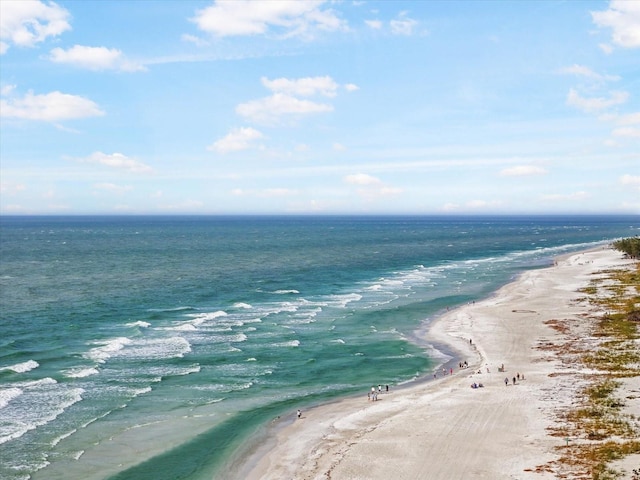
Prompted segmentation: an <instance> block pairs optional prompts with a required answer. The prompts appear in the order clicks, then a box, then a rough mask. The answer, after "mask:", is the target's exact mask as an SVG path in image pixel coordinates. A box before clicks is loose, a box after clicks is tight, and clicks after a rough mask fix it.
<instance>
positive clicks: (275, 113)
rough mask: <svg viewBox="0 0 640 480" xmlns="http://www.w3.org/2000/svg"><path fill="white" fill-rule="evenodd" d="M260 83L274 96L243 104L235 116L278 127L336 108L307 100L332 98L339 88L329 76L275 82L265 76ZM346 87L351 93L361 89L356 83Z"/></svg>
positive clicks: (237, 108)
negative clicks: (316, 97)
mask: <svg viewBox="0 0 640 480" xmlns="http://www.w3.org/2000/svg"><path fill="white" fill-rule="evenodd" d="M261 82H262V84H263V85H264V86H265V87H266V88H267V89H268V90H270V91H272V92H273V95H271V96H269V97H264V98H260V99H257V100H250V101H248V102H245V103H241V104H239V105H238V106H237V107H236V113H237V114H238V115H240V116H241V117H243V118H245V119H246V120H248V121H251V122H255V123H259V124H265V125H277V124H279V123H281V121H283V120H284V119H288V120H297V119H300V118H301V117H303V116H306V115H311V114H317V113H325V112H331V111H333V105H331V104H328V103H322V102H316V101H313V100H309V99H308V97H312V96H316V95H321V96H323V97H327V98H333V97H335V96H336V95H337V94H338V90H339V88H340V85H339V84H338V83H337V82H336V81H335V80H333V78H331V77H329V76H323V77H303V78H295V79H289V78H276V79H273V80H270V79H268V78H266V77H262V78H261ZM344 88H345V90H347V91H349V92H353V91H355V90H357V89H358V87H357V86H356V85H354V84H347V85H345V87H344ZM300 97H302V98H300Z"/></svg>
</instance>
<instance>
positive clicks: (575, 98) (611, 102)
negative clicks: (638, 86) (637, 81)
mask: <svg viewBox="0 0 640 480" xmlns="http://www.w3.org/2000/svg"><path fill="white" fill-rule="evenodd" d="M609 93H610V95H609V97H608V98H605V97H593V98H586V97H582V96H580V94H579V93H578V92H577V91H576V90H574V89H573V88H570V89H569V94H568V95H567V105H570V106H572V107H576V108H578V109H580V110H583V111H585V112H594V111H598V110H604V109H605V108H609V107H613V106H615V105H621V104H623V103H625V102H626V101H627V100H628V99H629V94H628V93H627V92H623V91H619V90H616V91H612V92H609Z"/></svg>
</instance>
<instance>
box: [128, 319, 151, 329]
mask: <svg viewBox="0 0 640 480" xmlns="http://www.w3.org/2000/svg"><path fill="white" fill-rule="evenodd" d="M126 325H127V327H140V328H147V327H150V326H151V324H150V323H149V322H144V321H142V320H138V321H137V322H131V323H127V324H126Z"/></svg>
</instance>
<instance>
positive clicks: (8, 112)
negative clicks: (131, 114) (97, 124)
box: [0, 91, 104, 122]
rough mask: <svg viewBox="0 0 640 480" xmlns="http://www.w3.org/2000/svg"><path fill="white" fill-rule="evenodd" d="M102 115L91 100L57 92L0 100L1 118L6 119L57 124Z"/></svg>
mask: <svg viewBox="0 0 640 480" xmlns="http://www.w3.org/2000/svg"><path fill="white" fill-rule="evenodd" d="M102 115H104V111H102V110H101V109H100V107H98V105H97V104H96V103H94V102H92V101H91V100H89V99H87V98H84V97H80V96H77V95H70V94H67V93H62V92H57V91H56V92H51V93H45V94H40V95H36V94H34V93H33V92H28V93H27V94H26V95H25V96H24V97H20V98H15V97H11V96H10V97H9V98H8V99H5V98H3V99H1V100H0V116H2V117H5V118H19V119H24V120H41V121H45V122H56V121H60V120H71V119H76V118H87V117H99V116H102Z"/></svg>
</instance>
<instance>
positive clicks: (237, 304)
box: [233, 302, 253, 309]
mask: <svg viewBox="0 0 640 480" xmlns="http://www.w3.org/2000/svg"><path fill="white" fill-rule="evenodd" d="M233 308H246V309H248V308H253V307H252V306H251V305H249V304H248V303H242V302H238V303H234V304H233Z"/></svg>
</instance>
